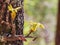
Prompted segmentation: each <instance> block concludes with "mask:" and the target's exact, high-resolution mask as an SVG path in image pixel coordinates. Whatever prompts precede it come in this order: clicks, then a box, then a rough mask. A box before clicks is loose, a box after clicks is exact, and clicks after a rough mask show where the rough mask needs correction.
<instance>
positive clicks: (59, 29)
mask: <svg viewBox="0 0 60 45" xmlns="http://www.w3.org/2000/svg"><path fill="white" fill-rule="evenodd" d="M57 18H58V20H57V31H56V45H60V0H59V1H58V17H57Z"/></svg>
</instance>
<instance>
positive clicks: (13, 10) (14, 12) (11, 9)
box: [8, 4, 21, 21]
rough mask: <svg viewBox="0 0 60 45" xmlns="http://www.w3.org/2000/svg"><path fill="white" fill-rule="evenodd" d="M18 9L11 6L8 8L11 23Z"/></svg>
mask: <svg viewBox="0 0 60 45" xmlns="http://www.w3.org/2000/svg"><path fill="white" fill-rule="evenodd" d="M20 8H21V7H17V8H13V7H12V5H11V4H10V5H9V6H8V10H9V11H11V19H12V20H13V21H14V19H15V17H16V13H17V11H18V10H19V9H20Z"/></svg>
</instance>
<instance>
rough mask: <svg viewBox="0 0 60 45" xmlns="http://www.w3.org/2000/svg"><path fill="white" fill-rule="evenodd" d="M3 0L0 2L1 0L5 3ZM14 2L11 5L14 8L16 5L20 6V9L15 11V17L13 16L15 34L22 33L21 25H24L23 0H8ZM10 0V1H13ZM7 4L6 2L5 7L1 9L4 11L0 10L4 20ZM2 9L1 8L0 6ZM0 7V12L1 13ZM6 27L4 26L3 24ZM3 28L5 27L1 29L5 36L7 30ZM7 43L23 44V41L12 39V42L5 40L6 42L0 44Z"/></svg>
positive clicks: (7, 44)
mask: <svg viewBox="0 0 60 45" xmlns="http://www.w3.org/2000/svg"><path fill="white" fill-rule="evenodd" d="M4 1H5V0H0V3H1V2H3V4H6V3H4ZM12 1H13V2H15V3H14V4H12V6H13V7H14V8H16V7H22V8H21V9H20V10H18V12H17V16H16V18H15V21H14V22H15V24H16V35H23V28H24V27H23V25H24V15H23V13H24V11H23V0H10V2H12ZM13 2H12V3H13ZM7 6H8V4H6V7H5V9H3V11H5V12H4V13H3V11H2V14H0V16H1V15H3V18H2V19H3V20H4V21H6V15H7V10H8V9H7ZM1 7H2V5H0V8H1ZM1 9H2V8H1ZM1 9H0V13H1ZM10 18H11V17H9V22H10V21H11V19H10ZM5 27H6V26H5ZM4 30H6V29H3V30H2V32H3V33H4V35H5V36H6V34H7V32H5V31H4ZM10 32H11V31H9V33H10ZM9 44H11V45H23V41H20V40H18V41H13V42H7V43H6V44H4V43H3V44H2V43H1V45H9Z"/></svg>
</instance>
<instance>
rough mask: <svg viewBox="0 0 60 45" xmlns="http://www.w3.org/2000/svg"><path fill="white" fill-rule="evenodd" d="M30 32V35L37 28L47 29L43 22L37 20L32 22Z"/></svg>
mask: <svg viewBox="0 0 60 45" xmlns="http://www.w3.org/2000/svg"><path fill="white" fill-rule="evenodd" d="M30 25H31V26H30V32H29V34H28V35H27V36H29V35H30V34H31V33H32V32H35V31H36V30H37V28H38V27H39V28H41V29H45V26H44V25H43V24H41V23H36V22H30Z"/></svg>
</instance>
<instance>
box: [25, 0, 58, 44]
mask: <svg viewBox="0 0 60 45" xmlns="http://www.w3.org/2000/svg"><path fill="white" fill-rule="evenodd" d="M57 7H58V1H57V0H24V18H25V20H24V22H25V23H24V35H27V34H28V33H29V29H30V28H29V26H30V25H29V23H30V21H33V22H39V23H43V24H44V25H45V26H46V29H47V30H48V31H49V32H50V35H49V36H50V37H49V38H50V40H51V41H50V42H49V43H48V44H45V40H44V38H42V37H39V35H40V33H41V31H36V32H34V33H33V34H31V35H32V36H38V37H39V38H37V39H36V40H35V41H32V38H27V42H24V45H55V43H54V41H55V31H56V21H57ZM39 30H40V29H39ZM47 34H48V33H47Z"/></svg>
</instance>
